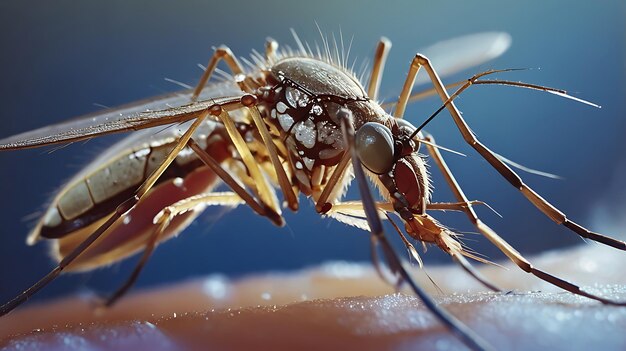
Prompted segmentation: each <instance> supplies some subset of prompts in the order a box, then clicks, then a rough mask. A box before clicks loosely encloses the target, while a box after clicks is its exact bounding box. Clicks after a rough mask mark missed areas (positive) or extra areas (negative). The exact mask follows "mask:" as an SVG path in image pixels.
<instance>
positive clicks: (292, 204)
mask: <svg viewBox="0 0 626 351" xmlns="http://www.w3.org/2000/svg"><path fill="white" fill-rule="evenodd" d="M277 49H278V43H277V42H276V41H275V40H273V39H268V41H267V44H266V55H267V58H268V60H269V59H270V57H274V56H275V55H276V50H277ZM220 60H224V61H225V62H226V64H227V65H228V67H229V68H230V69H231V71H232V73H233V75H235V76H236V75H240V74H242V73H243V68H242V66H241V64H240V63H239V62H238V61H237V58H236V57H235V56H234V55H233V53H232V51H231V50H230V49H229V48H228V47H226V46H220V47H219V48H217V49H216V50H215V53H214V54H213V56H212V57H211V59H210V60H209V63H208V65H207V68H206V70H205V71H204V74H203V75H202V77H201V78H200V81H199V82H198V85H197V86H196V88H195V90H194V93H193V95H192V97H191V100H192V101H195V100H196V99H197V98H198V96H199V95H200V93H201V92H202V89H203V88H204V86H205V85H206V82H207V81H208V80H209V78H210V77H211V75H212V74H213V71H214V70H215V68H216V67H217V64H218V63H219V61H220ZM246 82H247V81H243V82H241V84H240V88H241V90H243V91H244V92H248V93H250V92H251V89H250V84H248V85H246V84H247V83H246ZM238 83H240V82H238ZM241 103H242V107H245V108H247V109H248V111H249V112H250V114H251V116H252V119H253V121H254V124H255V125H256V127H257V130H258V131H259V133H260V134H261V137H262V139H263V143H264V144H265V146H266V148H267V150H268V154H269V156H270V160H271V161H272V165H273V166H274V169H275V171H276V175H277V177H278V182H279V184H280V188H281V190H282V192H283V194H284V195H285V198H286V200H287V203H288V205H289V208H291V209H292V210H294V211H295V210H297V209H298V200H297V198H296V196H295V194H294V192H293V190H292V189H291V185H290V182H289V179H288V178H287V175H286V173H285V170H284V169H283V168H282V164H281V162H280V159H279V157H278V153H277V151H276V146H275V145H274V143H273V141H272V138H271V136H270V134H269V131H268V129H267V126H266V125H265V122H263V120H262V119H261V116H260V115H259V111H258V109H257V108H256V98H255V97H254V95H244V96H243V97H242V98H241ZM212 113H213V115H215V116H218V117H219V118H220V120H222V123H224V125H225V127H226V130H227V131H228V134H229V136H230V137H231V139H232V141H233V143H234V145H235V147H236V148H237V151H238V152H239V153H240V155H241V157H242V159H243V160H244V163H245V164H246V167H248V169H249V170H250V172H251V176H252V178H253V179H254V180H255V181H256V182H257V184H259V185H260V189H259V193H260V194H259V196H260V198H261V199H262V200H263V201H264V202H265V203H266V204H270V205H272V201H271V200H270V197H269V196H267V194H268V193H269V189H267V187H266V186H264V184H265V183H266V182H265V181H264V180H262V179H261V177H260V172H259V171H258V167H255V166H253V165H252V163H251V162H250V161H251V159H252V157H251V155H250V153H249V152H246V151H244V150H243V149H244V148H245V149H247V147H246V146H245V142H244V141H243V139H242V138H241V136H240V135H239V133H238V132H237V131H236V128H235V127H234V123H232V121H229V122H225V121H224V119H230V116H229V115H228V113H227V112H226V111H224V110H219V111H218V110H217V109H216V110H214V111H213V112H212ZM235 134H236V135H235ZM273 207H274V210H275V211H276V212H278V213H280V210H279V209H278V206H273Z"/></svg>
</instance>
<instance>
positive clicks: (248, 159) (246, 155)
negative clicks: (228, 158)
mask: <svg viewBox="0 0 626 351" xmlns="http://www.w3.org/2000/svg"><path fill="white" fill-rule="evenodd" d="M246 96H248V95H246ZM244 97H245V96H244ZM244 106H245V105H244ZM209 112H210V113H211V114H212V115H213V116H216V117H217V118H218V119H219V121H220V122H222V124H223V125H224V128H225V129H226V132H227V133H228V136H229V138H230V140H231V142H232V143H233V145H234V146H235V148H236V149H237V152H238V153H239V156H241V159H242V160H243V163H244V164H245V166H246V168H247V169H248V172H249V173H250V177H252V179H253V180H254V182H255V185H256V186H255V188H253V189H252V190H253V191H254V192H255V193H256V194H257V196H258V198H259V199H260V200H261V202H263V203H264V204H266V205H268V206H270V207H271V208H272V210H274V212H276V213H278V214H280V207H279V205H278V202H277V200H276V197H275V195H274V192H273V190H272V189H271V187H270V185H269V184H268V182H267V179H266V178H265V176H264V175H263V173H262V172H261V169H260V168H259V165H258V163H257V161H256V159H255V158H254V156H253V155H252V152H251V151H250V147H249V146H248V145H247V143H246V141H245V140H244V139H243V137H242V136H241V134H240V133H239V130H238V129H237V126H236V125H235V122H234V121H233V120H232V118H231V117H230V115H229V114H228V111H226V110H224V109H222V107H221V106H219V105H213V106H212V107H210V108H209Z"/></svg>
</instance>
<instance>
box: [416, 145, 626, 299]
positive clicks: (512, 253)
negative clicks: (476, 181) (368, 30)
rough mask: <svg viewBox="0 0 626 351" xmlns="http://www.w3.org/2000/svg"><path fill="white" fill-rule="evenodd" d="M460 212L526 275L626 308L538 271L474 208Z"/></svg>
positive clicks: (459, 194) (454, 185) (457, 190)
mask: <svg viewBox="0 0 626 351" xmlns="http://www.w3.org/2000/svg"><path fill="white" fill-rule="evenodd" d="M426 140H427V141H430V142H432V143H435V140H434V139H433V137H432V136H430V135H427V136H426ZM427 147H428V148H429V149H428V150H429V152H430V153H431V155H433V158H434V159H435V162H436V163H437V165H438V166H439V168H440V169H441V170H442V172H443V175H444V177H445V179H446V182H447V183H448V185H449V186H450V189H452V192H453V193H454V195H455V196H456V198H457V199H458V200H459V201H460V202H468V200H467V196H465V193H464V192H463V190H462V189H461V187H460V186H459V184H458V182H457V181H456V179H455V178H454V175H453V174H452V172H451V171H450V169H449V168H448V165H447V164H446V163H445V161H444V160H443V158H442V157H441V154H440V153H439V150H438V149H437V148H435V147H432V146H428V145H427ZM461 210H462V211H463V212H465V214H466V215H467V217H468V218H469V220H470V221H471V222H472V223H473V224H474V226H476V228H477V229H478V231H480V232H481V233H482V235H483V236H485V237H486V238H487V239H488V240H489V241H491V242H492V243H493V244H494V245H495V246H497V247H498V248H499V249H500V251H502V252H503V253H504V254H505V255H506V256H507V257H508V258H509V259H510V260H511V261H513V262H514V263H515V264H516V265H517V266H518V267H519V268H521V269H522V270H523V271H525V272H527V273H531V274H533V275H535V276H537V277H538V278H539V279H542V280H544V281H546V282H548V283H550V284H553V285H556V286H558V287H560V288H562V289H564V290H567V291H569V292H571V293H574V294H577V295H581V296H585V297H588V298H590V299H593V300H597V301H600V302H602V303H605V304H609V305H619V306H626V303H624V302H616V301H612V300H608V299H605V298H602V297H600V296H596V295H593V294H590V293H587V292H585V291H583V290H581V289H580V287H578V286H576V285H574V284H572V283H569V282H567V281H565V280H562V279H560V278H558V277H555V276H553V275H551V274H549V273H546V272H544V271H542V270H539V269H537V268H535V267H533V266H532V264H531V263H530V262H529V261H528V260H526V258H524V257H523V256H522V255H521V254H520V253H519V252H518V251H517V250H515V249H514V248H513V247H512V246H511V245H509V243H507V242H506V241H505V240H504V239H502V238H501V237H500V236H498V234H496V232H494V231H493V230H492V229H491V228H490V227H489V226H487V225H486V224H485V223H483V222H482V221H481V220H480V219H479V218H478V215H477V214H476V212H475V211H474V208H473V207H472V206H471V204H470V206H467V207H461Z"/></svg>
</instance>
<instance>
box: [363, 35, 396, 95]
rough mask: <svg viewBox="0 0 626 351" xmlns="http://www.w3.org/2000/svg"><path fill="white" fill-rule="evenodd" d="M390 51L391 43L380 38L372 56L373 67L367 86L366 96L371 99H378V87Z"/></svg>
mask: <svg viewBox="0 0 626 351" xmlns="http://www.w3.org/2000/svg"><path fill="white" fill-rule="evenodd" d="M390 49H391V41H389V39H387V38H385V37H382V38H380V41H379V42H378V45H377V46H376V53H375V54H374V65H373V66H372V74H371V75H370V81H369V84H368V85H367V95H368V96H369V97H370V98H371V99H372V100H376V99H378V88H379V87H380V81H381V80H382V78H383V70H384V69H385V62H386V61H387V55H389V50H390Z"/></svg>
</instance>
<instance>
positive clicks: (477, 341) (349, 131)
mask: <svg viewBox="0 0 626 351" xmlns="http://www.w3.org/2000/svg"><path fill="white" fill-rule="evenodd" d="M337 117H338V118H339V120H340V121H341V128H342V131H343V134H344V138H346V145H348V147H349V149H350V155H351V158H352V167H353V169H354V172H355V178H356V179H357V183H358V186H359V191H360V193H361V199H362V201H363V208H364V209H365V214H366V216H367V222H368V224H369V227H370V232H371V233H372V235H374V236H375V237H376V239H377V240H378V241H379V242H380V244H381V247H382V250H383V253H384V255H385V258H386V260H387V262H388V263H389V267H390V268H391V270H392V271H393V272H394V273H396V274H398V275H399V276H400V277H401V278H402V279H403V280H404V281H406V282H407V283H408V284H409V286H410V287H411V289H412V290H413V291H414V292H415V294H416V295H417V296H418V297H419V298H420V299H421V300H422V302H424V305H426V307H427V308H428V309H429V310H430V311H431V312H432V313H433V314H434V315H435V316H436V317H437V318H438V319H439V321H441V322H442V323H443V324H444V325H445V326H446V327H447V328H448V329H449V330H450V331H451V332H452V333H453V334H455V335H456V336H457V337H458V338H459V339H460V340H462V341H463V342H464V343H465V344H466V345H467V346H468V347H469V348H471V349H473V350H488V349H492V347H491V346H490V345H488V344H487V343H486V342H485V341H483V340H482V339H481V338H480V337H479V336H478V335H476V334H475V333H474V332H473V331H472V330H471V329H469V328H468V327H467V326H466V325H464V324H463V323H461V322H460V321H459V320H458V319H456V318H455V317H454V316H452V315H451V314H450V313H448V312H447V311H446V310H445V309H443V308H441V307H439V306H438V305H437V304H436V303H435V301H434V300H433V299H432V298H431V297H430V296H429V295H428V294H427V293H426V292H425V291H424V290H423V289H422V288H421V287H420V286H419V285H417V283H415V281H414V280H413V278H411V276H410V275H409V274H408V272H407V271H406V270H405V269H404V267H403V266H402V263H401V261H400V259H399V258H398V255H397V254H396V253H395V251H394V250H393V248H392V247H391V245H390V244H389V242H388V241H387V237H386V236H385V233H384V230H383V226H382V222H381V220H380V217H379V215H378V209H377V208H376V203H375V202H374V199H373V197H372V194H371V193H370V189H369V187H368V185H367V178H366V176H365V173H364V171H363V168H362V166H361V162H360V160H359V157H358V155H357V153H356V148H355V147H354V127H353V121H352V113H351V112H350V110H347V109H341V110H340V111H339V113H338V116H337Z"/></svg>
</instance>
